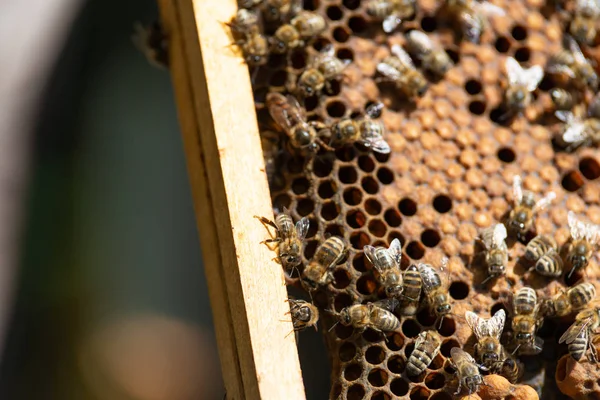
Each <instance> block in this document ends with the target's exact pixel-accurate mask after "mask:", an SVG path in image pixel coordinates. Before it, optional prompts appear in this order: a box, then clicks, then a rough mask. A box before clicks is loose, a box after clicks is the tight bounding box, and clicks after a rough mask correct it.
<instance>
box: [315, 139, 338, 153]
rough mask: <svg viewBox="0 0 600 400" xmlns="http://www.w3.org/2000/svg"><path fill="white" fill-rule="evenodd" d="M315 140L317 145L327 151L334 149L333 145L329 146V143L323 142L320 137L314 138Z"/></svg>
mask: <svg viewBox="0 0 600 400" xmlns="http://www.w3.org/2000/svg"><path fill="white" fill-rule="evenodd" d="M315 141H316V142H317V143H318V144H319V146H321V147H322V148H324V149H325V150H327V151H335V149H334V148H333V147H331V146H330V145H328V144H327V143H325V142H324V141H323V140H322V139H321V138H316V139H315Z"/></svg>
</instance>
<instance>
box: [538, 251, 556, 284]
mask: <svg viewBox="0 0 600 400" xmlns="http://www.w3.org/2000/svg"><path fill="white" fill-rule="evenodd" d="M534 269H535V271H536V272H537V273H538V274H540V275H542V276H549V277H554V278H556V277H558V276H560V275H561V274H562V270H563V261H562V258H561V257H560V255H559V254H558V253H557V252H556V251H550V252H549V253H546V254H544V255H543V256H542V257H540V259H539V260H537V262H536V263H535V266H534Z"/></svg>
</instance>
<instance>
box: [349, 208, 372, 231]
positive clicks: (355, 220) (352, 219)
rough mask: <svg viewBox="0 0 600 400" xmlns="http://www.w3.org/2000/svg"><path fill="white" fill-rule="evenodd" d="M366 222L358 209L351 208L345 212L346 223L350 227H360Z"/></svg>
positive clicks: (365, 218)
mask: <svg viewBox="0 0 600 400" xmlns="http://www.w3.org/2000/svg"><path fill="white" fill-rule="evenodd" d="M366 222H367V217H366V216H365V214H363V213H362V211H360V210H351V211H348V213H347V214H346V223H347V224H348V225H349V226H350V227H351V228H355V229H356V228H361V227H363V226H364V225H365V223H366Z"/></svg>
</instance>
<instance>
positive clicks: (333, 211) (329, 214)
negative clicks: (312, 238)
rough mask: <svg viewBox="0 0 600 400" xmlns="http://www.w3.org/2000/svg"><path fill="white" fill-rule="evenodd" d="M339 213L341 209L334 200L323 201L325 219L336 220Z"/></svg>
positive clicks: (322, 211) (322, 208) (322, 213)
mask: <svg viewBox="0 0 600 400" xmlns="http://www.w3.org/2000/svg"><path fill="white" fill-rule="evenodd" d="M339 214H340V209H339V207H338V205H337V204H336V203H335V202H334V201H328V202H325V203H323V206H322V207H321V217H323V219H324V220H325V221H331V220H334V219H336V218H337V216H338V215H339Z"/></svg>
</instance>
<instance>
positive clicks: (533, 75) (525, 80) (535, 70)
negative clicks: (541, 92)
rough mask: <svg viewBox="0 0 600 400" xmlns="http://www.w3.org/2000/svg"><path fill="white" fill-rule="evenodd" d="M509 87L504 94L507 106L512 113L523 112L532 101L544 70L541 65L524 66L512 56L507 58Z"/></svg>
mask: <svg viewBox="0 0 600 400" xmlns="http://www.w3.org/2000/svg"><path fill="white" fill-rule="evenodd" d="M506 72H507V75H508V88H507V89H506V93H505V95H504V99H505V103H506V106H507V108H508V110H509V112H511V113H515V114H518V113H521V112H522V111H523V110H524V109H525V108H526V107H527V106H528V105H529V104H530V103H531V92H533V91H534V90H535V89H536V88H537V87H538V85H539V83H540V82H541V80H542V78H543V77H544V70H543V69H542V67H540V66H539V65H534V66H532V67H530V68H526V69H524V68H522V67H521V65H519V62H518V61H517V60H515V59H514V58H512V57H508V58H507V59H506Z"/></svg>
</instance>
